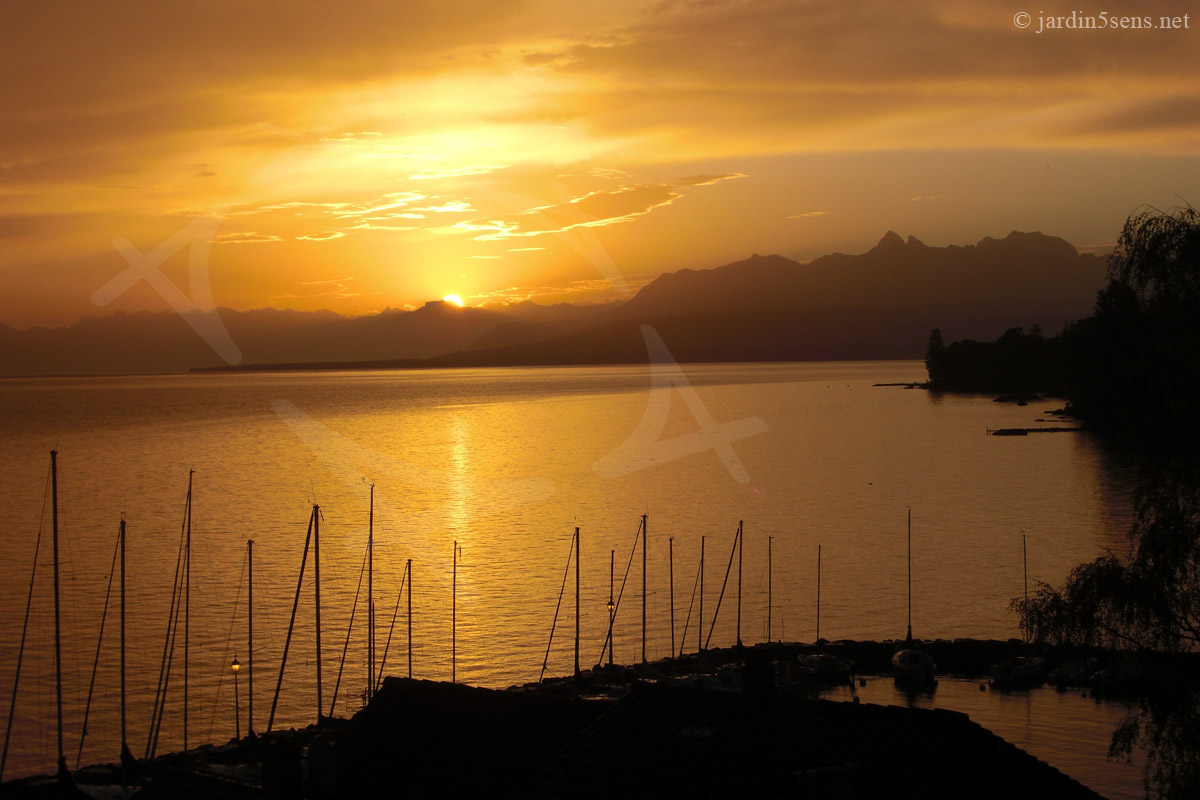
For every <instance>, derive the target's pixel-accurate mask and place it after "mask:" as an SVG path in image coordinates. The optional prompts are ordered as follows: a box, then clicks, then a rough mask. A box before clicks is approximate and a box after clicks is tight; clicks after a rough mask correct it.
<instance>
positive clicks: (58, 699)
mask: <svg viewBox="0 0 1200 800" xmlns="http://www.w3.org/2000/svg"><path fill="white" fill-rule="evenodd" d="M50 508H51V511H50V514H51V520H52V523H51V524H52V526H53V527H52V530H53V539H52V542H53V558H54V698H55V704H56V706H57V709H58V773H59V775H60V776H61V775H65V774H66V772H67V757H66V756H65V755H64V753H63V710H62V620H61V612H60V604H59V585H58V451H57V450H51V451H50Z"/></svg>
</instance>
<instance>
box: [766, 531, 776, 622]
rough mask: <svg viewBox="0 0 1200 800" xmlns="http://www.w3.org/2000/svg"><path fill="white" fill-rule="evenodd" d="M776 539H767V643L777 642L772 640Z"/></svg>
mask: <svg viewBox="0 0 1200 800" xmlns="http://www.w3.org/2000/svg"><path fill="white" fill-rule="evenodd" d="M774 538H775V537H774V536H768V537H767V641H768V642H773V641H775V640H774V639H772V638H771V604H772V596H773V595H772V594H771V542H772V540H774Z"/></svg>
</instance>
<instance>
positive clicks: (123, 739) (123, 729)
mask: <svg viewBox="0 0 1200 800" xmlns="http://www.w3.org/2000/svg"><path fill="white" fill-rule="evenodd" d="M120 538H121V752H122V754H123V753H124V752H125V749H126V747H127V737H126V732H127V729H126V725H125V515H124V514H122V515H121V533H120Z"/></svg>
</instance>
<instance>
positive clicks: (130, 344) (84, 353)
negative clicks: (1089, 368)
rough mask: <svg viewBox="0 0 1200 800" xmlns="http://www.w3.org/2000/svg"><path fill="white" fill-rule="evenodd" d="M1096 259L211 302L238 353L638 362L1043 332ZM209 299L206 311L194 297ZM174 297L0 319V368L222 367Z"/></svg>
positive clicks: (1067, 316)
mask: <svg viewBox="0 0 1200 800" xmlns="http://www.w3.org/2000/svg"><path fill="white" fill-rule="evenodd" d="M1104 282H1105V263H1104V260H1103V259H1102V258H1099V257H1097V256H1094V255H1090V254H1080V253H1078V252H1077V251H1076V249H1075V248H1074V247H1073V246H1072V245H1070V244H1069V243H1068V242H1066V241H1064V240H1062V239H1059V238H1056V237H1053V236H1047V235H1044V234H1041V233H1019V232H1015V231H1014V232H1013V233H1010V234H1009V235H1008V236H1006V237H1005V238H1003V239H993V238H991V237H988V238H985V239H983V240H981V241H980V242H978V243H977V244H974V245H967V246H949V247H930V246H928V245H926V244H924V243H922V242H921V241H919V240H918V239H916V238H914V237H912V236H910V237H908V239H907V240H905V239H903V238H901V237H900V236H899V235H898V234H896V233H894V232H891V231H889V232H888V233H887V234H886V235H885V236H884V237H883V238H881V239H880V240H879V243H878V244H876V245H875V247H873V248H872V249H871V250H869V251H867V252H866V253H862V254H858V255H845V254H841V253H834V254H831V255H827V256H822V257H821V258H817V259H815V260H813V261H811V262H808V263H804V264H802V263H799V262H796V261H793V260H791V259H788V258H785V257H783V256H780V255H766V256H762V255H757V254H756V255H752V256H751V257H750V258H747V259H744V260H742V261H737V262H734V263H731V264H726V265H724V266H721V267H717V268H714V269H707V270H692V269H681V270H678V271H676V272H666V273H663V274H662V275H660V276H659V277H658V278H656V279H655V280H654V281H652V282H651V283H649V284H648V285H646V286H645V287H643V288H642V289H641V291H639V292H638V293H637V294H636V295H635V296H633V297H632V298H630V299H629V300H627V301H624V302H612V303H607V304H603V305H570V304H559V305H554V306H541V305H538V304H536V303H532V302H529V301H526V302H523V303H520V304H514V305H510V306H503V307H495V308H470V307H468V308H458V307H456V306H452V305H449V304H446V303H443V302H441V301H431V302H429V303H426V304H425V305H424V306H422V307H421V308H418V309H415V310H411V311H406V310H395V309H386V310H384V311H382V312H380V313H378V314H373V315H368V316H362V317H344V316H341V315H339V314H335V313H333V312H331V311H315V312H302V311H291V310H278V309H258V310H251V311H235V310H232V309H227V308H220V309H218V310H217V311H214V312H207V313H216V314H219V315H220V318H221V321H222V323H223V324H224V326H225V328H226V329H227V330H228V331H229V334H230V336H231V337H232V339H233V341H234V342H236V343H237V346H238V348H239V350H240V351H241V352H242V354H243V362H242V364H240V365H236V368H240V369H247V368H257V367H268V368H270V367H273V368H282V367H295V368H305V367H314V368H315V367H339V366H357V367H364V366H379V367H387V366H414V367H415V366H429V367H438V366H508V365H549V364H606V363H613V364H619V363H639V362H640V363H645V361H646V359H647V352H646V346H645V341H644V338H643V335H642V331H641V326H642V325H651V326H653V327H654V328H655V329H657V330H658V332H659V334H660V335H661V336H662V338H663V340H664V342H665V343H666V344H667V347H668V349H669V350H670V351H671V355H672V357H673V358H674V359H675V360H677V361H682V362H687V361H693V362H700V361H785V360H829V359H846V360H851V359H893V358H920V357H922V355H923V353H924V350H925V344H926V341H927V339H928V335H929V331H930V329H932V328H934V327H939V328H941V329H942V331H943V334H944V335H945V337H946V338H947V340H949V339H961V338H995V337H996V336H998V335H999V334H1000V333H1002V332H1003V331H1004V330H1006V329H1008V328H1011V327H1014V326H1026V327H1028V326H1030V325H1032V324H1035V323H1036V324H1039V325H1041V326H1042V327H1043V328H1045V329H1046V330H1047V331H1048V332H1052V331H1056V330H1058V329H1059V328H1060V327H1061V326H1062V325H1063V324H1064V323H1065V322H1067V321H1069V320H1074V319H1079V318H1082V317H1085V316H1087V315H1088V314H1090V313H1091V310H1092V306H1093V304H1094V302H1095V297H1096V292H1097V291H1098V290H1099V289H1100V288H1101V287H1102V286H1103V285H1104ZM193 313H205V312H193ZM227 366H229V365H226V364H225V363H224V362H223V361H222V360H221V358H220V357H219V356H218V355H217V354H216V353H215V352H214V351H213V350H212V349H211V348H209V347H208V345H207V344H206V343H205V342H204V341H203V339H202V338H201V337H200V336H199V335H198V334H197V333H196V332H195V330H193V328H192V326H191V325H189V324H188V323H187V321H186V320H184V319H182V318H180V317H179V316H178V315H176V314H174V313H173V312H167V311H164V312H156V313H149V312H142V313H134V314H128V313H123V312H118V313H114V314H110V315H106V316H100V317H85V318H83V319H81V320H79V321H78V322H76V323H75V324H73V325H70V326H67V327H63V328H55V329H46V328H31V329H28V330H24V331H17V330H14V329H12V328H11V327H8V326H7V325H4V324H3V323H0V374H3V375H8V376H13V375H69V374H103V373H155V372H181V371H186V370H189V369H212V368H224V367H227Z"/></svg>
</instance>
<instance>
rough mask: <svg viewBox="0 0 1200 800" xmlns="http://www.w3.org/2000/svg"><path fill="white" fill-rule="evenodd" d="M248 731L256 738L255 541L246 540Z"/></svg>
mask: <svg viewBox="0 0 1200 800" xmlns="http://www.w3.org/2000/svg"><path fill="white" fill-rule="evenodd" d="M246 650H247V651H248V652H249V653H250V657H249V659H248V663H247V664H246V730H247V731H248V732H249V734H250V735H251V736H254V540H253V539H247V540H246Z"/></svg>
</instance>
